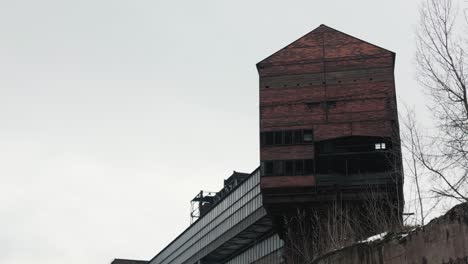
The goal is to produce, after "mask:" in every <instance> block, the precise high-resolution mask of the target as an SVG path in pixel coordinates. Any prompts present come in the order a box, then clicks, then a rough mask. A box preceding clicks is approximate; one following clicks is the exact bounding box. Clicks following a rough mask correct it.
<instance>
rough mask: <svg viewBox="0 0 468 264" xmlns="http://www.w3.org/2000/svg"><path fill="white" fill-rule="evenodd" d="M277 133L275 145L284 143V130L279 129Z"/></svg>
mask: <svg viewBox="0 0 468 264" xmlns="http://www.w3.org/2000/svg"><path fill="white" fill-rule="evenodd" d="M274 133H275V145H282V144H283V132H282V131H277V132H274Z"/></svg>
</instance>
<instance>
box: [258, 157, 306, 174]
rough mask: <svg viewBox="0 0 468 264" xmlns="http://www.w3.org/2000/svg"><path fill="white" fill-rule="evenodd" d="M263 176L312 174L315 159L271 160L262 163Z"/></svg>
mask: <svg viewBox="0 0 468 264" xmlns="http://www.w3.org/2000/svg"><path fill="white" fill-rule="evenodd" d="M261 169H262V175H263V176H291V175H310V174H312V173H313V172H314V160H313V159H305V160H270V161H263V162H262V165H261Z"/></svg>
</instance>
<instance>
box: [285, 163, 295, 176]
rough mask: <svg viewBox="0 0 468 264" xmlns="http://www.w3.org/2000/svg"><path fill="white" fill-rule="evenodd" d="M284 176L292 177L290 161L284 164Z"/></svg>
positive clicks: (292, 167) (292, 164)
mask: <svg viewBox="0 0 468 264" xmlns="http://www.w3.org/2000/svg"><path fill="white" fill-rule="evenodd" d="M284 175H287V176H289V175H294V162H293V161H292V160H286V161H285V162H284Z"/></svg>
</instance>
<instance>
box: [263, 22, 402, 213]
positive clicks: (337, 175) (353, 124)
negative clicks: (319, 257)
mask: <svg viewBox="0 0 468 264" xmlns="http://www.w3.org/2000/svg"><path fill="white" fill-rule="evenodd" d="M394 63H395V53H393V52H391V51H388V50H386V49H383V48H381V47H378V46H376V45H373V44H370V43H367V42H365V41H363V40H360V39H358V38H355V37H352V36H350V35H347V34H345V33H342V32H340V31H338V30H335V29H333V28H330V27H328V26H325V25H320V26H319V27H318V28H316V29H315V30H313V31H311V32H310V33H308V34H306V35H305V36H303V37H301V38H299V39H298V40H296V41H294V42H293V43H291V44H290V45H288V46H286V47H285V48H283V49H281V50H279V51H278V52H276V53H274V54H273V55H271V56H269V57H268V58H266V59H265V60H263V61H261V62H260V63H258V64H257V69H258V72H259V75H260V160H261V176H262V177H261V190H262V194H263V203H264V205H265V206H266V207H267V209H268V211H269V213H271V214H273V215H274V214H276V212H284V210H287V209H290V208H296V207H297V206H300V205H304V204H308V205H311V204H312V206H314V205H313V204H314V203H315V204H319V203H322V202H323V201H330V200H333V199H336V198H337V196H339V199H341V200H359V199H360V198H359V195H360V194H361V193H362V192H365V191H366V190H369V189H370V188H372V190H373V191H376V192H378V193H379V194H380V195H384V196H386V199H387V200H391V201H392V203H393V204H394V205H395V207H396V208H398V209H397V211H398V212H397V213H398V214H400V215H401V210H402V204H403V203H402V184H403V182H402V169H401V166H402V165H401V150H400V143H399V142H400V140H399V128H398V115H397V106H396V95H395V82H394Z"/></svg>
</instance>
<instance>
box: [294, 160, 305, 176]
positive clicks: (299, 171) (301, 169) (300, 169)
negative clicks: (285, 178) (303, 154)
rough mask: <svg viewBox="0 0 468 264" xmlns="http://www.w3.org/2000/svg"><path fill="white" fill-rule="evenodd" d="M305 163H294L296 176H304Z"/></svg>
mask: <svg viewBox="0 0 468 264" xmlns="http://www.w3.org/2000/svg"><path fill="white" fill-rule="evenodd" d="M303 163H304V162H303V161H302V160H295V161H294V174H295V175H302V174H304V166H303V165H304V164H303Z"/></svg>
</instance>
